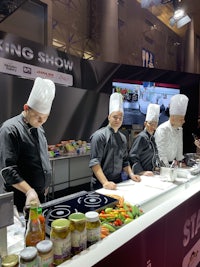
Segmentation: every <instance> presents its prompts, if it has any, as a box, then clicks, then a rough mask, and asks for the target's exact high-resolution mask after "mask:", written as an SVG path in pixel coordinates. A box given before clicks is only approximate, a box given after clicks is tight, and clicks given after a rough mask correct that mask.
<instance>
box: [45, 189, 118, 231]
mask: <svg viewBox="0 0 200 267" xmlns="http://www.w3.org/2000/svg"><path fill="white" fill-rule="evenodd" d="M117 203H118V200H117V199H115V198H112V197H109V196H106V195H103V194H100V193H96V192H87V191H81V192H79V193H75V194H71V195H69V196H66V197H62V198H58V199H54V200H51V201H49V202H47V203H45V204H42V209H43V215H44V216H45V219H46V234H47V235H49V234H50V230H51V223H52V221H54V220H56V219H59V218H65V219H67V218H68V216H69V215H70V214H71V213H74V212H82V213H86V212H87V211H100V210H102V209H105V208H106V207H111V206H114V205H116V204H117Z"/></svg>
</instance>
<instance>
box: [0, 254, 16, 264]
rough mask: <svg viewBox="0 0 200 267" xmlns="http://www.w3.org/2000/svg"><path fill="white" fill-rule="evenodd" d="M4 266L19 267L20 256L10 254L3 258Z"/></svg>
mask: <svg viewBox="0 0 200 267" xmlns="http://www.w3.org/2000/svg"><path fill="white" fill-rule="evenodd" d="M1 266H2V267H17V266H19V257H18V255H16V254H10V255H7V256H4V257H3V258H2V265H1Z"/></svg>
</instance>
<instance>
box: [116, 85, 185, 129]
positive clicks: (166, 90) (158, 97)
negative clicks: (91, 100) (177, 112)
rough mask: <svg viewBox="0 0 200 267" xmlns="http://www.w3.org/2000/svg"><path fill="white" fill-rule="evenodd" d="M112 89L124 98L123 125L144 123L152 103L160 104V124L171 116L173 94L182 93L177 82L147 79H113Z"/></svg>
mask: <svg viewBox="0 0 200 267" xmlns="http://www.w3.org/2000/svg"><path fill="white" fill-rule="evenodd" d="M112 91H113V92H119V93H121V94H122V95H123V99H124V120H123V125H127V126H128V125H133V124H140V125H143V124H144V120H145V117H146V112H147V107H148V105H149V104H150V103H154V104H158V105H160V118H159V124H160V123H162V122H164V121H166V120H168V118H169V113H168V111H169V103H170V99H171V97H172V96H173V95H175V94H179V93H180V87H179V85H176V84H165V83H156V82H145V81H143V82H142V81H120V80H117V81H113V82H112Z"/></svg>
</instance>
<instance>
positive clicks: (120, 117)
mask: <svg viewBox="0 0 200 267" xmlns="http://www.w3.org/2000/svg"><path fill="white" fill-rule="evenodd" d="M112 118H113V119H114V120H115V121H116V120H119V121H123V116H112Z"/></svg>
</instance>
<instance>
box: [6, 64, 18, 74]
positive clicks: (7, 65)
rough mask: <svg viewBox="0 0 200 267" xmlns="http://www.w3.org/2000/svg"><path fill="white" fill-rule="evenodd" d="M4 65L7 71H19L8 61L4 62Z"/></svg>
mask: <svg viewBox="0 0 200 267" xmlns="http://www.w3.org/2000/svg"><path fill="white" fill-rule="evenodd" d="M4 67H5V69H6V70H7V71H12V72H17V67H16V66H14V65H11V64H8V63H4Z"/></svg>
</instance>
